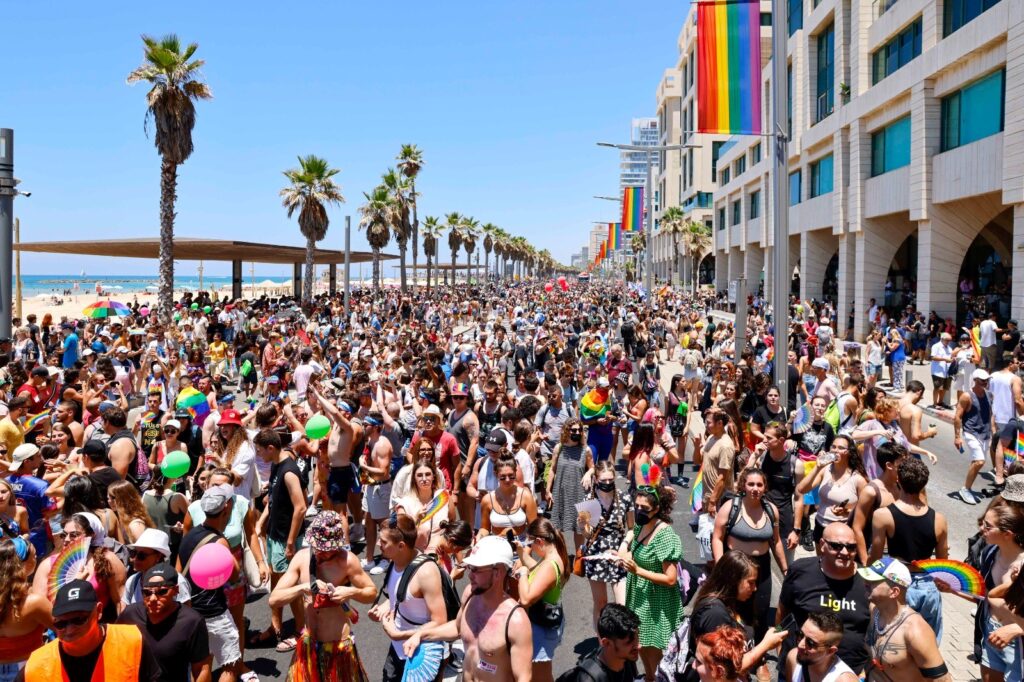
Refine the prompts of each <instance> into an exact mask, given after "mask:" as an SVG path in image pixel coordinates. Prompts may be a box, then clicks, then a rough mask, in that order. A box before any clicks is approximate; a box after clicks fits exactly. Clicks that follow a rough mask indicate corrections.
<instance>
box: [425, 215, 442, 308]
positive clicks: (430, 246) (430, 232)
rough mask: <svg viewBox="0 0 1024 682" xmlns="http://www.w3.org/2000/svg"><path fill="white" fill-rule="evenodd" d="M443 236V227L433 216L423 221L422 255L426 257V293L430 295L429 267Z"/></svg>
mask: <svg viewBox="0 0 1024 682" xmlns="http://www.w3.org/2000/svg"><path fill="white" fill-rule="evenodd" d="M443 234H444V227H443V226H442V225H441V223H440V222H439V221H438V219H437V218H435V217H433V216H428V217H426V218H424V219H423V254H424V255H425V256H426V257H427V293H428V294H429V293H430V265H431V261H432V259H433V258H434V256H436V255H437V245H438V242H440V240H441V235H443Z"/></svg>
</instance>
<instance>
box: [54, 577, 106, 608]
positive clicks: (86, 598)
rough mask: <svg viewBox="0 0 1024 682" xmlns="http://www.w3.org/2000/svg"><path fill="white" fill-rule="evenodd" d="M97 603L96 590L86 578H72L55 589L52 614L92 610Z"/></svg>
mask: <svg viewBox="0 0 1024 682" xmlns="http://www.w3.org/2000/svg"><path fill="white" fill-rule="evenodd" d="M98 603H99V601H98V600H97V599H96V590H95V589H93V586H92V584H91V583H90V582H89V581H88V580H72V581H71V582H69V583H68V584H67V585H65V586H64V587H62V588H60V589H59V590H57V597H56V599H54V600H53V615H54V616H63V615H64V614H66V613H76V612H78V611H92V610H94V609H95V608H96V604H98Z"/></svg>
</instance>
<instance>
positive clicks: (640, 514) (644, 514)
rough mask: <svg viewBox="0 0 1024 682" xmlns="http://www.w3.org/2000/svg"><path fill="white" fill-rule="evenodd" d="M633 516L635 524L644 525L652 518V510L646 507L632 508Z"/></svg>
mask: <svg viewBox="0 0 1024 682" xmlns="http://www.w3.org/2000/svg"><path fill="white" fill-rule="evenodd" d="M633 518H635V519H636V522H637V525H640V526H646V525H647V524H648V523H650V522H651V519H652V518H654V512H653V511H647V510H646V509H639V508H634V509H633Z"/></svg>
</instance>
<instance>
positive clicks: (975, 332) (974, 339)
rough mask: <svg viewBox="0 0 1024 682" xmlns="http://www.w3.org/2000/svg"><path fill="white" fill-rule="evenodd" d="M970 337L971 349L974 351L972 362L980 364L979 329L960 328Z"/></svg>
mask: <svg viewBox="0 0 1024 682" xmlns="http://www.w3.org/2000/svg"><path fill="white" fill-rule="evenodd" d="M960 328H961V329H963V330H964V331H965V332H967V335H968V336H969V337H971V348H972V349H974V362H975V363H977V364H979V365H980V364H981V327H972V328H971V329H968V328H967V327H960Z"/></svg>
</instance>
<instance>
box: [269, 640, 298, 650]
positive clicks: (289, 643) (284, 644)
mask: <svg viewBox="0 0 1024 682" xmlns="http://www.w3.org/2000/svg"><path fill="white" fill-rule="evenodd" d="M297 644H298V642H296V641H295V638H294V637H284V638H280V639H278V640H277V646H276V647H274V650H275V651H276V652H277V653H279V654H286V653H288V652H289V651H293V650H294V649H295V647H296V645H297Z"/></svg>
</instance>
